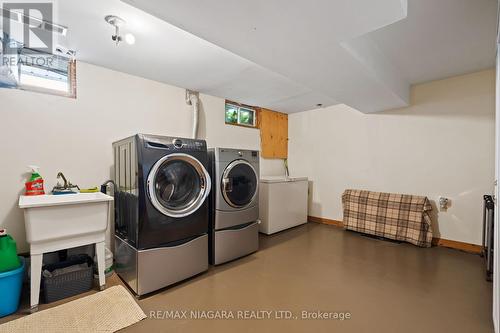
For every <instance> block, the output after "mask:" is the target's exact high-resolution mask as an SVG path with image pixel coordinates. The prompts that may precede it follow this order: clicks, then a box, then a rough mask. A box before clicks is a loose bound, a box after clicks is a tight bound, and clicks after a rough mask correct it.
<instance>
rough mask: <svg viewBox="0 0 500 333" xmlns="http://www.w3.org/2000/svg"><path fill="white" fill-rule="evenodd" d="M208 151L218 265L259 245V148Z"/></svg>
mask: <svg viewBox="0 0 500 333" xmlns="http://www.w3.org/2000/svg"><path fill="white" fill-rule="evenodd" d="M208 155H209V159H210V165H211V174H212V188H213V190H212V194H211V196H210V198H211V205H210V206H211V213H210V224H209V226H210V231H209V240H210V263H211V264H214V265H218V264H222V263H225V262H227V261H231V260H233V259H236V258H239V257H242V256H245V255H247V254H250V253H252V252H255V251H257V250H258V248H259V225H258V218H259V152H258V151H256V150H243V149H229V148H213V149H209V150H208Z"/></svg>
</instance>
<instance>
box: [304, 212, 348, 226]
mask: <svg viewBox="0 0 500 333" xmlns="http://www.w3.org/2000/svg"><path fill="white" fill-rule="evenodd" d="M307 220H308V221H309V222H314V223H322V224H328V225H333V226H336V227H339V228H343V227H344V223H343V222H342V221H337V220H330V219H325V218H323V217H316V216H310V215H309V216H308V217H307Z"/></svg>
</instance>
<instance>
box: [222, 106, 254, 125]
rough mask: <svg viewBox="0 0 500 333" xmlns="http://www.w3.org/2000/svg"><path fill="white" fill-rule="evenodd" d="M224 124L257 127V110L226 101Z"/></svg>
mask: <svg viewBox="0 0 500 333" xmlns="http://www.w3.org/2000/svg"><path fill="white" fill-rule="evenodd" d="M225 121H226V124H229V125H239V126H246V127H257V112H256V110H255V109H254V108H253V107H251V106H247V105H240V104H238V103H234V102H229V101H226V113H225Z"/></svg>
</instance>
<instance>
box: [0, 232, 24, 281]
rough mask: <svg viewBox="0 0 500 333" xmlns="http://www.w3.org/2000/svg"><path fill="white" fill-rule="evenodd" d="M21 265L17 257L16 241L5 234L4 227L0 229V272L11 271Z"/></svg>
mask: <svg viewBox="0 0 500 333" xmlns="http://www.w3.org/2000/svg"><path fill="white" fill-rule="evenodd" d="M19 266H21V262H20V261H19V258H18V257H17V247H16V241H15V240H14V239H13V238H12V237H11V236H10V235H7V231H6V230H5V229H0V273H3V272H6V271H11V270H13V269H16V268H18V267H19Z"/></svg>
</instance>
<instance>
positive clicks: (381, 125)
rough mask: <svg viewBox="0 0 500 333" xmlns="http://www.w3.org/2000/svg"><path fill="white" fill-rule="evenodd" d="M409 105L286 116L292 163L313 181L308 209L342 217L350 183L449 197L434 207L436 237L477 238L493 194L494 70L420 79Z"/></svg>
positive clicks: (343, 108) (340, 107)
mask: <svg viewBox="0 0 500 333" xmlns="http://www.w3.org/2000/svg"><path fill="white" fill-rule="evenodd" d="M411 100H412V101H411V106H410V107H407V108H402V109H397V110H393V111H387V112H380V113H375V114H362V113H360V112H357V111H356V110H353V109H351V108H350V107H348V106H345V105H336V106H331V107H328V108H325V109H318V110H312V111H306V112H300V113H296V114H291V115H290V116H289V136H290V141H289V166H290V172H291V174H292V175H296V176H308V177H309V178H310V180H311V181H312V182H311V183H312V184H311V198H310V204H309V215H313V216H318V217H324V218H329V219H335V220H341V219H342V205H341V194H342V192H343V191H344V190H345V189H346V188H361V189H368V190H374V191H384V192H397V193H409V194H418V195H426V196H428V197H429V198H430V199H431V200H432V201H434V202H437V201H438V197H439V196H440V195H443V196H446V197H448V198H450V199H451V207H450V208H449V209H448V211H446V212H437V210H436V207H435V205H434V208H435V211H434V214H435V215H434V217H433V220H434V228H435V230H436V236H438V237H442V238H445V239H451V240H457V241H463V242H468V243H474V244H480V243H481V235H482V202H483V199H482V195H483V194H486V193H492V191H493V180H494V142H495V72H494V71H493V70H487V71H481V72H476V73H473V74H469V75H463V76H457V77H453V78H449V79H446V80H440V81H433V82H429V83H425V84H420V85H416V86H414V87H413V88H412V92H411Z"/></svg>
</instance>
